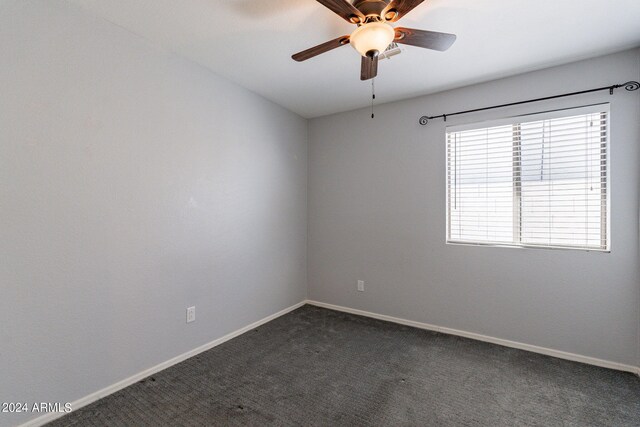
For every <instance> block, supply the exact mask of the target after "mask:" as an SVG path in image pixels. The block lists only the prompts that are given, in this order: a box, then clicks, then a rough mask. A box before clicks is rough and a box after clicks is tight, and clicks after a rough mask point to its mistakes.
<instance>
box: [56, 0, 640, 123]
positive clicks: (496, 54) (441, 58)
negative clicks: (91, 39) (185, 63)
mask: <svg viewBox="0 0 640 427" xmlns="http://www.w3.org/2000/svg"><path fill="white" fill-rule="evenodd" d="M68 1H70V2H71V3H75V4H78V5H80V6H81V7H83V8H85V9H86V10H87V11H88V12H89V13H91V14H93V15H95V16H98V17H101V18H104V19H106V20H109V21H111V22H113V23H115V24H117V25H119V26H121V27H124V28H126V29H127V30H129V31H131V32H133V33H136V34H138V35H140V36H142V37H144V38H146V39H148V40H150V41H152V42H153V43H154V44H159V45H161V46H163V47H165V48H167V49H169V50H171V51H173V52H175V53H177V54H179V55H182V56H184V57H186V58H189V59H191V60H193V61H195V62H197V63H199V64H202V65H203V66H205V67H207V68H209V69H211V70H212V71H214V72H215V73H217V74H219V75H221V76H223V77H226V78H227V79H229V80H232V81H234V82H236V83H238V84H240V85H242V86H244V87H246V88H248V89H250V90H252V91H254V92H256V93H258V94H260V95H262V96H264V97H266V98H268V99H270V100H272V101H274V102H276V103H278V104H280V105H282V106H284V107H286V108H288V109H289V110H291V111H294V112H296V113H298V114H300V115H302V116H304V117H317V116H321V115H325V114H330V113H336V112H339V111H346V110H351V109H354V108H358V107H364V106H366V105H368V104H369V103H370V101H371V100H370V97H371V93H370V91H371V86H370V82H361V81H360V58H359V56H358V54H357V53H356V52H355V51H354V50H353V49H352V48H351V47H350V46H344V47H341V48H338V49H336V50H334V51H331V52H328V53H325V54H323V55H320V56H318V57H316V58H313V59H310V60H308V61H306V62H303V63H297V62H295V61H293V60H292V59H291V55H292V54H293V53H296V52H298V51H301V50H304V49H306V48H308V47H311V46H314V45H316V44H319V43H321V42H324V41H326V40H329V39H332V38H335V37H338V36H341V35H345V34H349V33H350V32H351V31H352V30H353V29H354V28H355V26H353V25H350V24H348V23H346V22H345V21H343V20H342V19H341V18H339V17H338V16H337V15H334V14H333V13H332V12H331V11H329V10H328V9H326V8H325V7H324V6H322V5H321V4H320V3H318V2H316V1H314V0H179V1H176V0H109V1H104V0H68ZM399 25H401V26H405V27H413V28H420V29H427V30H434V31H443V32H449V33H454V34H457V36H458V39H457V41H456V43H455V44H454V45H453V47H452V48H451V49H449V50H448V51H447V52H444V53H442V52H434V51H429V50H425V49H420V48H416V47H412V46H406V47H405V51H404V52H403V53H402V54H401V55H399V56H396V57H394V58H392V59H390V60H384V61H382V62H381V64H380V67H379V75H378V77H377V78H376V83H375V84H376V93H377V100H378V102H380V103H382V102H388V101H394V100H399V99H403V98H409V97H414V96H418V95H423V94H428V93H433V92H437V91H440V90H444V89H450V88H453V87H459V86H464V85H467V84H471V83H477V82H481V81H487V80H491V79H495V78H498V77H504V76H507V75H512V74H518V73H521V72H525V71H530V70H535V69H540V68H545V67H548V66H551V65H557V64H562V63H567V62H571V61H574V60H577V59H582V58H587V57H591V56H597V55H600V54H604V53H609V52H614V51H618V50H623V49H626V48H632V47H635V46H640V1H639V0H609V1H603V0H485V1H478V0H427V1H425V2H424V3H423V4H421V5H420V6H418V7H417V8H416V9H414V10H413V11H412V12H411V13H409V14H408V15H407V16H405V17H404V18H403V19H402V20H401V21H399ZM630 77H633V76H630Z"/></svg>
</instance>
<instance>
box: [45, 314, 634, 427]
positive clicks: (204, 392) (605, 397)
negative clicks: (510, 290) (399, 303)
mask: <svg viewBox="0 0 640 427" xmlns="http://www.w3.org/2000/svg"><path fill="white" fill-rule="evenodd" d="M73 425H81V426H107V425H108V426H164V425H167V426H204V425H216V426H225V425H250V426H263V425H277V426H298V425H308V426H319V425H324V426H385V425H386V426H402V425H406V426H555V425H558V426H632V425H633V426H638V425H640V379H639V378H638V377H637V376H635V375H633V374H629V373H624V372H617V371H613V370H609V369H603V368H598V367H594V366H589V365H584V364H580V363H575V362H569V361H566V360H561V359H555V358H552V357H547V356H542V355H539V354H534V353H529V352H526V351H522V350H515V349H511V348H506V347H500V346H497V345H493V344H487V343H482V342H478V341H473V340H470V339H465V338H459V337H455V336H450V335H444V334H439V333H435V332H429V331H423V330H420V329H414V328H410V327H406V326H400V325H396V324H393V323H387V322H382V321H378V320H373V319H368V318H365V317H359V316H353V315H349V314H344V313H339V312H335V311H331V310H326V309H321V308H317V307H313V306H304V307H302V308H300V309H298V310H296V311H294V312H292V313H290V314H287V315H285V316H283V317H280V318H278V319H276V320H274V321H272V322H270V323H268V324H266V325H263V326H261V327H260V328H258V329H255V330H253V331H251V332H247V333H246V334H244V335H242V336H240V337H238V338H235V339H233V340H231V341H228V342H226V343H224V344H222V345H220V346H218V347H216V348H213V349H211V350H209V351H207V352H204V353H201V354H200V355H198V356H196V357H193V358H191V359H189V360H187V361H185V362H182V363H180V364H178V365H175V366H173V367H171V368H169V369H166V370H164V371H162V372H160V373H157V374H155V375H153V376H152V377H149V378H147V379H145V380H143V381H140V382H138V383H136V384H134V385H132V386H130V387H127V388H126V389H124V390H121V391H119V392H117V393H115V394H113V395H111V396H108V397H106V398H104V399H102V400H100V401H98V402H95V403H93V404H92V405H90V406H87V407H85V408H82V409H80V410H78V411H75V412H72V413H71V414H69V415H66V416H65V417H63V418H61V419H59V420H57V421H55V422H53V423H51V424H50V426H73Z"/></svg>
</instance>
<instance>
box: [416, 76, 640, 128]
mask: <svg viewBox="0 0 640 427" xmlns="http://www.w3.org/2000/svg"><path fill="white" fill-rule="evenodd" d="M621 87H624V88H625V89H626V90H628V91H630V92H631V91H634V90H638V88H640V83H638V82H636V81H633V80H632V81H628V82H626V83H622V84H617V85H611V86H604V87H599V88H596V89H589V90H581V91H580V92H571V93H563V94H562V95H554V96H545V97H544V98H536V99H529V100H527V101H519V102H511V103H509V104H501V105H494V106H491V107H484V108H475V109H473V110H465V111H458V112H456V113H450V114H440V115H439V116H422V117H420V120H419V121H418V122H419V123H420V124H421V125H422V126H424V125H426V124H427V123H429V120H433V119H444V121H445V122H446V121H447V117H450V116H457V115H460V114H467V113H475V112H477V111H485V110H493V109H494V108H503V107H511V106H513V105H520V104H528V103H530V102H538V101H547V100H549V99H556V98H564V97H565V96H574V95H582V94H584V93H591V92H599V91H601V90H608V91H609V95H613V90H614V89H618V88H621Z"/></svg>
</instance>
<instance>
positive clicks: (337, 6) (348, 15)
mask: <svg viewBox="0 0 640 427" xmlns="http://www.w3.org/2000/svg"><path fill="white" fill-rule="evenodd" d="M317 1H318V3H320V4H322V5H323V6H325V7H327V8H329V9H331V10H332V11H333V12H335V13H337V14H338V15H340V16H341V17H342V18H343V19H344V20H346V21H347V22H351V23H352V24H358V23H360V22H364V15H363V14H362V12H360V11H359V10H358V9H356V8H355V7H354V6H353V5H352V4H351V3H349V2H348V0H317Z"/></svg>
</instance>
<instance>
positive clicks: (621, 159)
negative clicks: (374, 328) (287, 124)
mask: <svg viewBox="0 0 640 427" xmlns="http://www.w3.org/2000/svg"><path fill="white" fill-rule="evenodd" d="M418 53H419V52H417V51H416V52H414V51H413V50H410V51H408V52H407V53H405V54H403V55H401V56H399V57H397V58H394V59H392V61H396V60H397V61H409V54H411V55H413V54H418ZM639 58H640V51H639V50H632V51H626V52H622V53H617V54H613V55H609V56H605V57H600V58H595V59H590V60H587V61H582V62H576V63H572V64H569V65H564V66H560V67H555V68H550V69H546V70H543V71H536V72H532V73H528V74H523V75H519V76H515V77H511V78H505V79H502V80H496V81H493V82H489V83H484V84H479V85H474V86H469V87H465V88H461V89H457V90H452V91H448V92H443V93H439V94H435V95H430V96H424V97H420V98H415V99H411V100H407V101H401V102H396V103H391V104H385V105H381V106H379V107H376V117H375V119H373V120H372V119H371V118H370V111H369V110H368V109H364V110H358V111H352V112H347V113H340V114H336V115H332V116H327V117H322V118H317V119H314V120H311V121H310V124H309V225H308V227H309V228H308V230H309V234H308V257H309V258H308V281H309V298H310V299H312V300H317V301H320V302H325V303H330V304H335V305H341V306H346V307H350V308H355V309H360V310H365V311H370V312H374V313H378V314H384V315H390V316H394V317H399V318H404V319H408V320H413V321H418V322H423V323H429V324H434V325H437V326H441V327H448V328H453V329H458V330H462V331H467V332H473V333H479V334H484V335H488V336H491V337H496V338H501V339H507V340H512V341H517V342H521V343H526V344H531V345H536V346H541V347H546V348H550V349H555V350H562V351H565V352H570V353H576V354H579V355H583V356H589V357H594V358H599V359H604V360H607V361H613V362H618V363H623V364H629V365H632V366H638V365H640V356H639V342H638V341H639V340H638V335H639V325H640V320H639V316H640V312H639V310H640V271H639V262H638V261H639V259H640V258H639V252H638V188H639V183H640V166H639V165H640V145H639V142H640V124H639V123H640V121H639V117H640V96H638V95H639V93H640V92H626V91H624V90H618V91H616V92H615V94H614V95H613V96H609V94H608V92H606V91H605V92H599V93H594V94H590V95H584V96H580V97H572V98H564V99H558V100H554V101H548V102H541V103H534V104H528V105H524V106H520V107H518V108H507V109H499V110H492V111H488V112H483V113H475V114H469V115H465V116H457V117H451V118H449V119H448V120H447V123H446V125H454V124H463V123H472V122H479V121H483V120H489V119H495V118H501V117H505V116H512V115H516V114H525V113H535V112H540V111H546V110H551V109H555V108H565V107H575V106H580V105H587V104H593V103H600V102H610V103H611V140H610V152H611V161H610V167H611V169H610V171H611V172H610V179H611V233H612V237H611V242H612V246H611V247H612V250H611V253H598V252H583V251H577V250H547V249H514V248H498V247H474V246H454V245H446V244H445V226H446V216H445V212H446V200H445V195H446V190H445V178H446V171H445V123H444V122H443V121H442V120H434V121H432V122H430V123H429V124H428V125H427V126H420V125H419V124H418V118H419V117H420V116H422V115H437V114H441V113H450V112H455V111H460V110H466V109H472V108H480V107H485V106H489V105H495V104H502V103H508V102H514V101H519V100H524V99H531V98H539V97H543V96H549V95H555V94H558V93H567V92H573V91H579V90H584V89H591V88H594V87H601V86H609V85H611V84H616V83H621V82H626V81H628V80H640V63H639ZM380 72H381V73H384V72H385V69H384V62H383V63H381V65H380ZM424 78H426V79H428V78H429V74H428V72H425V74H424ZM384 90H385V89H384V87H380V86H379V85H378V87H377V91H378V92H383V91H384ZM357 280H364V281H365V292H357V290H356V283H357Z"/></svg>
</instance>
